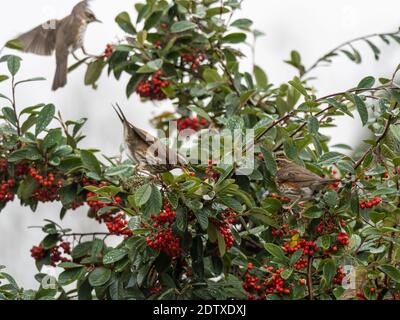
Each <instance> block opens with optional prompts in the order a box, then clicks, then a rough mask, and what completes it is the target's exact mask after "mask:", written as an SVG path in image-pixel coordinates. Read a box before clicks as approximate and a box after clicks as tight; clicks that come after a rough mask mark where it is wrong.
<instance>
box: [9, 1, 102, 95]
mask: <svg viewBox="0 0 400 320" xmlns="http://www.w3.org/2000/svg"><path fill="white" fill-rule="evenodd" d="M88 1H89V0H85V1H81V2H79V3H78V4H77V5H75V7H74V8H73V9H72V12H71V14H70V15H69V16H66V17H65V18H64V19H61V20H50V21H48V22H46V23H43V24H41V25H40V26H38V27H36V28H34V29H32V30H31V31H28V32H26V33H24V34H22V35H20V36H19V37H18V38H17V39H16V40H17V41H18V43H20V44H21V45H22V50H23V51H25V52H30V53H34V54H38V55H43V56H50V55H52V54H53V52H54V51H55V52H56V65H57V67H56V74H55V76H54V81H53V87H52V89H53V90H57V89H58V88H61V87H64V86H65V85H66V83H67V72H68V56H69V54H70V53H72V54H73V55H74V52H75V51H76V50H77V49H82V51H83V53H84V54H85V55H88V54H87V53H86V50H85V47H84V44H83V42H84V41H83V39H84V36H85V33H86V28H87V26H88V24H89V23H92V22H101V21H100V20H98V19H97V18H96V16H95V14H94V13H93V11H92V10H91V9H90V8H89V4H88ZM74 57H75V55H74Z"/></svg>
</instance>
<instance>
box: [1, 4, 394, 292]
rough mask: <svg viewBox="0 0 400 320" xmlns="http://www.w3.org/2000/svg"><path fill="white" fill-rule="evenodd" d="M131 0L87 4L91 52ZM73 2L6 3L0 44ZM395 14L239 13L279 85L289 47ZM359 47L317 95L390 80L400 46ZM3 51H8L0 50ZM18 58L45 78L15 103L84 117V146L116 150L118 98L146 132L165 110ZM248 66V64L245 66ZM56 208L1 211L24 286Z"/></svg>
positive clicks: (352, 32)
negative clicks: (368, 80) (58, 85)
mask: <svg viewBox="0 0 400 320" xmlns="http://www.w3.org/2000/svg"><path fill="white" fill-rule="evenodd" d="M135 2H136V1H132V0H113V1H109V0H93V1H92V5H91V6H92V8H93V10H94V11H95V12H96V15H97V16H98V18H99V19H101V20H102V21H103V22H104V24H93V25H91V26H90V27H89V29H88V32H87V34H86V47H87V49H88V51H89V52H91V53H96V54H98V53H100V52H102V51H103V50H104V47H105V45H106V44H107V43H109V42H112V41H114V40H116V39H117V36H118V35H119V36H121V35H122V34H121V32H120V31H119V28H118V27H117V25H116V24H115V23H114V17H115V16H116V15H117V14H118V13H119V12H121V11H128V12H133V4H134V3H135ZM75 3H76V1H74V0H63V1H60V0H35V1H31V0H13V1H10V0H4V1H3V6H2V10H1V11H0V27H1V33H0V43H1V44H2V43H5V42H6V41H7V40H9V39H11V38H14V37H15V36H16V35H17V34H19V33H21V32H25V31H27V30H29V29H31V28H32V27H35V26H36V25H38V24H40V23H42V22H43V21H46V20H47V19H50V18H61V17H63V16H65V15H66V14H68V13H69V12H70V10H71V8H72V7H73V5H74V4H75ZM5 4H7V5H6V6H5ZM399 12H400V2H399V1H395V0H382V1H380V2H379V4H377V3H376V1H372V0H364V1H360V0H336V1H329V2H328V1H321V0H304V1H298V0H245V1H244V10H243V11H242V12H241V13H240V15H239V16H242V17H246V18H250V19H252V20H254V22H255V26H256V27H257V28H258V29H259V30H261V31H263V32H265V33H266V36H265V37H263V38H261V39H260V40H259V42H258V46H257V64H259V65H260V66H262V67H263V68H265V69H266V70H267V72H268V76H269V79H270V81H271V82H273V83H276V84H279V83H280V82H283V81H287V80H290V79H291V78H292V77H293V76H294V75H295V70H294V69H293V68H292V67H290V66H288V65H286V64H284V63H283V62H282V61H283V60H286V59H287V58H288V57H289V54H290V51H291V50H292V49H296V50H298V51H299V52H300V53H301V54H302V57H303V60H304V62H305V64H306V65H309V64H311V63H312V62H314V60H315V59H317V58H318V57H320V56H321V55H322V54H323V53H325V52H327V51H329V50H330V49H332V48H333V47H335V46H336V45H337V44H339V43H341V42H343V41H344V40H349V39H352V38H354V37H357V36H360V35H365V34H370V33H375V32H377V33H381V32H392V31H395V30H396V29H397V28H398V26H399V25H400V17H399ZM239 16H238V17H239ZM359 47H360V48H362V52H363V57H364V63H363V64H362V65H361V66H358V65H354V64H352V63H350V62H349V61H348V60H346V59H345V58H337V59H336V60H335V62H334V64H333V65H332V66H331V67H330V68H326V69H325V68H323V69H319V70H318V71H317V72H315V73H314V75H315V76H318V80H317V81H316V82H315V85H316V87H317V88H318V90H319V94H320V95H323V94H327V93H332V92H336V91H341V90H344V89H348V88H349V87H353V86H355V85H357V84H358V82H359V80H360V79H361V78H363V77H364V76H367V75H373V76H376V77H381V76H382V77H389V76H390V75H391V73H392V72H393V71H394V69H395V68H396V66H397V65H398V64H399V63H400V59H399V58H400V47H399V46H396V45H393V46H391V47H387V46H386V45H384V44H382V43H380V47H382V48H383V54H382V58H381V61H379V62H376V61H375V60H374V59H373V56H372V54H371V52H370V51H369V50H368V49H367V48H366V47H365V45H361V46H359ZM7 52H8V51H7V50H5V51H4V52H3V54H4V53H7ZM22 57H23V59H24V61H23V65H22V70H21V73H20V74H19V77H21V78H30V77H35V76H44V77H46V78H47V79H49V80H48V81H47V82H45V83H33V84H29V85H26V86H21V87H20V88H19V90H18V93H17V97H18V105H19V107H23V106H29V105H34V104H36V103H39V102H48V103H50V102H52V103H55V105H56V106H57V108H59V109H60V110H61V112H62V114H63V115H64V118H65V119H79V118H80V117H88V118H89V119H90V120H89V122H88V125H87V126H86V129H85V130H86V131H85V132H86V135H87V139H86V140H85V143H84V145H85V146H90V147H96V148H99V149H101V150H103V152H104V153H105V154H108V155H113V154H116V153H117V152H118V149H119V144H120V141H121V140H122V133H121V128H120V124H119V122H118V119H117V118H116V117H114V115H113V114H112V112H111V108H110V104H111V103H113V102H119V103H120V104H121V105H122V106H124V109H125V110H126V113H127V115H128V117H129V118H131V119H132V120H133V121H134V123H135V124H137V125H138V126H140V127H142V128H144V129H148V130H150V129H151V128H150V125H149V123H148V120H149V119H150V118H151V117H152V114H157V113H161V112H162V111H164V110H165V109H166V108H169V106H168V105H165V104H160V105H158V106H154V105H153V104H152V103H146V104H143V103H140V101H139V100H138V98H137V96H135V95H134V96H132V97H131V98H130V99H129V100H127V99H126V97H125V85H126V78H124V80H125V81H124V80H122V81H120V82H117V81H115V80H114V79H113V78H108V77H107V76H106V75H103V77H102V78H101V81H100V82H99V88H98V90H97V91H94V90H92V89H91V88H89V87H84V86H83V75H84V70H83V68H82V69H79V70H77V71H74V72H73V73H72V74H70V75H69V79H68V81H69V84H68V85H67V87H66V88H64V89H61V90H58V91H57V92H55V93H53V92H52V91H51V90H50V87H51V80H52V78H53V74H54V58H48V57H38V56H34V55H25V54H24V55H22ZM245 65H247V66H249V63H247V64H245ZM5 72H6V71H5V66H4V64H3V65H0V74H3V73H5ZM8 90H9V89H8V86H7V84H5V83H1V84H0V92H2V93H8ZM3 102H4V101H3ZM360 130H361V129H360V125H359V122H357V121H356V122H353V121H351V120H349V119H347V120H341V122H340V123H339V128H337V129H335V130H331V133H332V136H333V142H334V143H342V142H343V143H349V144H354V143H356V142H357V140H358V139H359V134H360ZM58 212H59V205H50V206H48V205H40V206H39V210H38V212H37V213H34V214H33V213H31V212H30V211H29V210H27V209H25V208H21V207H20V206H19V205H17V204H16V203H14V204H13V205H10V206H8V207H7V209H6V210H4V211H3V212H2V213H1V214H0V265H2V264H4V265H6V266H8V267H9V270H8V271H9V272H11V273H12V274H13V275H14V276H15V277H16V278H17V280H18V281H19V282H20V283H21V284H22V285H23V286H25V287H36V284H35V281H34V280H33V274H34V273H35V267H34V262H33V259H32V258H30V256H29V249H30V248H31V246H32V245H33V244H37V243H38V242H39V241H40V240H41V238H42V233H41V232H40V231H38V230H35V229H27V227H28V226H31V225H37V224H40V221H41V220H42V219H45V218H49V219H55V220H57V216H58ZM77 216H79V217H77ZM83 216H84V213H83V212H76V213H70V214H68V216H67V218H66V219H65V220H64V221H63V225H64V226H66V227H73V229H75V230H76V231H88V230H90V231H91V230H94V229H95V228H98V225H97V224H95V223H92V222H91V221H87V219H84V218H83ZM78 221H79V223H78Z"/></svg>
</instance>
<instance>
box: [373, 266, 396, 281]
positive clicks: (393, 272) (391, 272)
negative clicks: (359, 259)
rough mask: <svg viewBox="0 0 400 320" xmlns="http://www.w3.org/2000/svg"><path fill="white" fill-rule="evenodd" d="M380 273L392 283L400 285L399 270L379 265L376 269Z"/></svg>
mask: <svg viewBox="0 0 400 320" xmlns="http://www.w3.org/2000/svg"><path fill="white" fill-rule="evenodd" d="M378 268H379V269H380V270H381V271H382V272H384V273H385V274H387V275H388V276H389V277H390V278H391V279H392V280H393V281H395V282H397V283H400V270H399V269H397V268H396V267H393V266H391V265H387V264H385V265H381V266H379V267H378Z"/></svg>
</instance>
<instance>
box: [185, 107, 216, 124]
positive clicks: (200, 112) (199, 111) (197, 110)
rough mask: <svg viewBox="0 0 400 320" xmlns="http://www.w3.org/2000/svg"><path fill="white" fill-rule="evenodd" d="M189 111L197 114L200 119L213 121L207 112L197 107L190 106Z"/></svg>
mask: <svg viewBox="0 0 400 320" xmlns="http://www.w3.org/2000/svg"><path fill="white" fill-rule="evenodd" d="M188 109H189V110H190V111H192V112H194V113H196V114H197V115H198V116H199V117H201V118H203V119H206V120H207V121H210V122H211V121H212V120H211V118H210V116H209V115H208V113H207V112H206V111H204V110H203V109H202V108H199V107H196V106H190V107H188Z"/></svg>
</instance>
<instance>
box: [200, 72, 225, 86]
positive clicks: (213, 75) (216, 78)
mask: <svg viewBox="0 0 400 320" xmlns="http://www.w3.org/2000/svg"><path fill="white" fill-rule="evenodd" d="M203 78H204V80H205V81H206V82H207V83H208V84H211V83H218V82H221V81H222V78H221V76H220V75H219V73H218V71H217V70H216V69H212V68H206V69H205V70H204V72H203Z"/></svg>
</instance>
